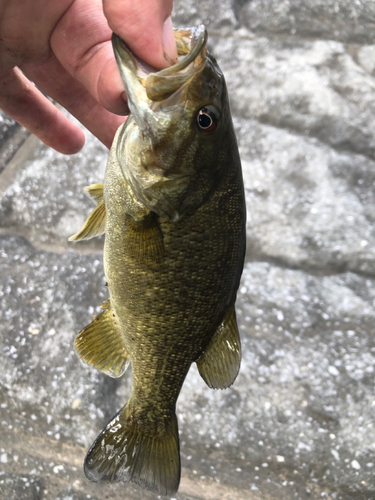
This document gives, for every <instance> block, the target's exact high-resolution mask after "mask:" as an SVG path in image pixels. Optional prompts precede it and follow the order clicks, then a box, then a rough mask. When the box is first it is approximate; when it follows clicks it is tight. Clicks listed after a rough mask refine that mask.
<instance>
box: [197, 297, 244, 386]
mask: <svg viewBox="0 0 375 500" xmlns="http://www.w3.org/2000/svg"><path fill="white" fill-rule="evenodd" d="M240 363H241V341H240V335H239V332H238V326H237V320H236V312H235V309H234V306H232V307H230V308H229V309H228V310H227V312H226V314H225V316H224V319H223V321H222V323H221V324H220V326H219V328H218V329H217V330H216V332H215V334H214V335H213V337H212V339H211V341H210V343H209V344H208V347H207V349H206V350H205V351H204V353H203V354H202V355H201V357H200V358H199V359H198V360H197V366H198V370H199V373H200V375H201V377H202V378H203V380H204V381H205V382H206V384H207V385H208V387H211V388H212V389H226V388H227V387H229V386H231V385H232V384H233V382H234V381H235V379H236V377H237V375H238V372H239V369H240Z"/></svg>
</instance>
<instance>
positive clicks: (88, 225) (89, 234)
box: [69, 200, 106, 241]
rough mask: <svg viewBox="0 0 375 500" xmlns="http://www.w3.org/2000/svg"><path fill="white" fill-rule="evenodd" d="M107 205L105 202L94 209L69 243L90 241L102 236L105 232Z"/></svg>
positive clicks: (102, 201)
mask: <svg viewBox="0 0 375 500" xmlns="http://www.w3.org/2000/svg"><path fill="white" fill-rule="evenodd" d="M105 220H106V215H105V205H104V200H101V202H100V203H99V204H98V205H97V206H96V207H95V208H94V210H93V211H92V212H91V214H90V215H89V217H88V219H87V221H86V222H85V223H84V225H83V227H82V229H81V230H80V231H78V233H76V234H73V236H71V237H70V238H69V241H79V240H89V239H91V238H94V237H95V236H100V235H101V234H103V233H104V230H105Z"/></svg>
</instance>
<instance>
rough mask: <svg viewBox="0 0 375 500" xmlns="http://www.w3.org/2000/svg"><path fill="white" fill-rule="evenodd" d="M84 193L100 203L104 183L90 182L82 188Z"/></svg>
mask: <svg viewBox="0 0 375 500" xmlns="http://www.w3.org/2000/svg"><path fill="white" fill-rule="evenodd" d="M83 190H84V191H85V193H86V194H87V195H88V196H90V198H92V199H93V200H95V201H96V203H98V204H99V203H100V202H101V201H102V199H103V190H104V184H103V183H97V184H90V186H86V187H85V188H83Z"/></svg>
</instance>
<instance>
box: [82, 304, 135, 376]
mask: <svg viewBox="0 0 375 500" xmlns="http://www.w3.org/2000/svg"><path fill="white" fill-rule="evenodd" d="M104 308H105V309H104V311H103V312H102V313H101V314H99V316H96V318H94V319H93V321H92V322H91V323H90V324H89V325H88V326H86V328H84V329H83V330H81V331H80V332H79V334H78V335H77V338H76V341H75V347H76V350H77V353H78V355H79V356H80V358H81V359H82V360H83V361H84V362H85V363H88V364H89V365H91V366H94V367H95V368H97V369H98V370H100V371H102V372H104V373H106V374H107V375H109V376H110V377H114V378H116V377H121V375H123V374H124V372H125V370H126V368H127V367H128V365H129V361H130V359H129V354H128V351H127V350H126V347H125V343H124V339H123V337H122V334H121V331H120V328H119V326H118V324H117V321H116V317H115V314H114V312H113V310H112V308H111V307H110V305H109V304H108V303H107V301H106V302H105V304H104Z"/></svg>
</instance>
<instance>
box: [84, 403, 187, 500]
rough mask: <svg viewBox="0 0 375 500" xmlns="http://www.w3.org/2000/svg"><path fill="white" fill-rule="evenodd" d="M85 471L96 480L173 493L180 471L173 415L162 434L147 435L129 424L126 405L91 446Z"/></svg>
mask: <svg viewBox="0 0 375 500" xmlns="http://www.w3.org/2000/svg"><path fill="white" fill-rule="evenodd" d="M85 474H86V477H87V478H88V479H90V480H91V481H94V482H96V483H98V482H101V481H124V482H133V483H136V484H138V485H139V486H141V487H142V488H146V489H148V490H151V491H154V492H155V493H159V494H161V495H173V494H174V493H176V491H177V490H178V486H179V483H180V475H181V465H180V450H179V439H178V426H177V417H176V415H175V414H173V416H172V418H171V419H170V422H169V423H168V425H167V426H166V428H165V431H164V432H163V433H162V434H158V435H148V434H147V433H146V432H144V431H143V429H141V428H138V429H135V428H133V427H131V425H130V419H128V418H127V416H126V406H125V407H124V408H123V409H122V410H120V411H119V412H118V413H117V415H116V416H115V417H114V418H113V419H112V420H111V422H109V424H108V425H107V426H106V428H105V429H104V430H103V431H102V432H101V433H100V434H99V436H98V437H97V438H96V440H95V442H94V444H93V445H92V446H91V448H90V450H89V452H88V453H87V456H86V459H85Z"/></svg>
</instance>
